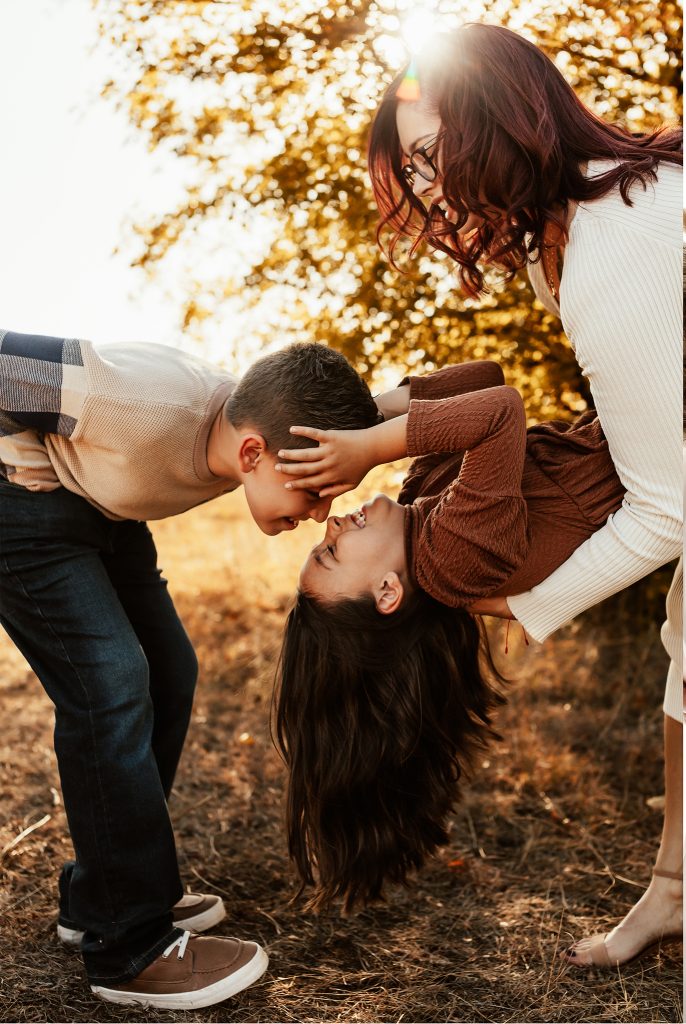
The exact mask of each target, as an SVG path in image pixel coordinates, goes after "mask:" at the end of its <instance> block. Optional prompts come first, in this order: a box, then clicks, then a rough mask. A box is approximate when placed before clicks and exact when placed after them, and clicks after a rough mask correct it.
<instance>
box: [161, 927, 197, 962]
mask: <svg viewBox="0 0 686 1024" xmlns="http://www.w3.org/2000/svg"><path fill="white" fill-rule="evenodd" d="M190 937H191V933H190V932H184V933H183V935H179V937H178V939H174V941H173V942H172V943H171V945H169V946H167V948H166V949H165V951H164V953H163V954H162V956H164V957H168V956H169V955H170V953H171V951H172V950H173V949H176V947H177V946H178V947H179V952H178V959H179V960H183V957H184V954H185V952H186V946H187V945H188V940H189V939H190Z"/></svg>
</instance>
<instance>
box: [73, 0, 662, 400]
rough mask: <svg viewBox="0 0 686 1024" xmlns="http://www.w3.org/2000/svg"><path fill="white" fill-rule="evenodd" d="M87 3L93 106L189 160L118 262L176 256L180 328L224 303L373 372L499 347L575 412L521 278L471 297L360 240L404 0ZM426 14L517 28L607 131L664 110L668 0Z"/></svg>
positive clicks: (516, 368)
mask: <svg viewBox="0 0 686 1024" xmlns="http://www.w3.org/2000/svg"><path fill="white" fill-rule="evenodd" d="M93 3H94V5H95V7H96V10H97V12H98V15H99V20H100V31H101V37H102V45H103V46H104V47H105V48H108V49H109V51H110V55H111V57H112V60H113V63H114V64H115V66H116V71H115V72H114V74H113V78H112V80H111V81H110V82H108V83H107V84H106V85H105V87H104V90H103V93H104V95H109V96H113V97H114V98H115V99H116V101H117V102H118V104H119V105H121V106H123V107H124V108H125V110H126V111H127V113H128V116H129V117H130V120H131V122H132V124H133V125H134V126H135V128H136V129H139V130H140V131H141V132H143V133H144V134H145V135H146V137H147V139H148V141H149V145H150V147H151V149H157V150H158V151H161V152H163V153H165V154H166V155H167V158H168V159H169V160H175V161H177V162H178V161H182V162H183V163H184V166H185V167H186V169H187V174H186V186H185V194H184V196H183V199H182V201H181V202H180V203H179V205H178V206H177V207H176V208H174V209H169V210H168V211H166V212H164V213H163V214H162V215H160V216H157V217H154V218H150V219H149V220H147V221H145V222H144V223H138V224H136V225H135V226H134V234H133V239H132V240H131V243H130V244H131V247H132V249H131V259H132V262H133V263H134V264H135V265H138V266H140V267H142V268H145V269H146V270H147V271H148V272H156V271H157V269H158V268H159V267H160V266H164V265H165V262H166V261H168V260H169V258H170V254H172V253H173V251H178V250H182V249H184V247H185V248H186V250H187V252H188V253H189V254H190V257H189V260H188V262H189V267H190V270H189V276H188V279H187V280H186V281H185V284H184V287H185V294H184V295H183V296H182V297H181V307H182V308H181V311H180V317H181V320H182V323H183V327H184V330H185V331H186V332H190V333H191V334H195V335H196V336H197V337H198V338H199V339H202V338H203V336H204V333H205V331H206V330H207V329H208V326H209V325H210V324H211V323H216V322H217V321H219V322H221V321H222V318H224V319H226V313H227V310H229V311H230V310H231V309H234V310H235V309H237V308H242V309H252V310H253V312H254V314H255V316H254V323H255V324H257V327H256V328H255V330H256V332H257V335H259V337H261V338H262V339H264V342H265V343H268V344H270V345H272V346H275V345H277V344H283V343H285V342H286V341H290V340H298V339H311V338H316V339H318V340H321V341H324V342H326V343H327V344H329V345H331V346H334V347H335V348H338V349H340V350H341V351H343V352H344V353H345V354H346V355H347V356H348V357H349V358H350V359H351V360H352V361H353V362H354V363H355V364H356V365H357V367H358V369H360V370H361V372H363V373H365V374H368V375H370V374H371V375H372V376H374V372H375V370H376V369H378V368H379V367H384V366H388V365H392V364H398V365H399V366H403V367H405V366H407V365H409V366H413V365H416V366H417V367H418V368H426V369H431V368H432V367H434V366H440V365H442V364H444V363H446V362H449V361H455V360H456V359H466V358H474V357H480V356H484V355H494V356H495V355H497V357H498V358H499V359H500V360H501V361H502V362H503V363H504V365H505V366H506V368H507V372H508V380H509V382H510V383H513V384H515V385H517V386H519V387H520V388H521V390H522V391H523V393H524V395H525V398H526V400H527V403H528V405H529V409H530V411H531V412H532V413H533V414H534V415H535V416H537V417H549V416H553V415H557V414H561V415H563V416H569V415H570V414H571V413H572V412H574V411H576V410H578V409H581V408H583V407H584V399H587V398H588V395H587V393H586V391H585V390H584V383H583V381H582V379H581V377H580V375H579V372H578V368H577V367H576V363H575V360H574V357H573V354H572V352H571V350H570V349H569V346H568V344H567V342H566V340H565V338H564V336H563V335H562V334H561V332H560V328H559V322H558V321H557V320H556V318H554V317H552V316H550V315H549V314H548V313H546V312H545V310H543V309H542V307H541V306H540V305H539V304H537V303H535V302H534V298H533V293H532V292H531V289H530V286H529V284H528V281H527V280H525V279H524V277H523V275H522V276H520V278H518V279H517V280H515V281H514V282H513V283H512V284H510V285H509V286H507V287H503V285H502V282H499V281H498V279H497V278H493V280H492V290H491V293H490V294H489V295H488V296H486V297H485V298H484V299H482V300H480V301H478V302H474V301H467V300H465V299H464V297H463V296H461V295H460V293H459V291H458V289H457V286H456V281H455V277H454V271H453V270H452V268H451V266H450V265H449V263H448V261H447V260H445V259H441V258H437V257H436V255H435V254H428V253H425V254H423V255H422V256H421V257H420V258H418V259H415V260H414V261H413V262H412V263H411V264H409V263H408V273H407V274H398V273H397V272H395V271H394V270H392V269H391V268H390V267H389V266H388V264H387V262H386V261H385V259H384V258H383V256H382V254H381V253H380V251H379V249H378V247H377V245H376V241H375V228H376V222H377V215H376V209H375V207H374V204H373V200H372V194H371V187H370V184H369V181H368V178H367V174H366V168H365V148H366V136H367V132H368V128H369V124H370V121H371V117H372V114H373V111H374V109H375V107H376V105H377V103H378V101H379V98H380V96H381V94H382V92H383V90H384V89H385V87H386V85H387V84H388V82H389V81H390V80H391V79H392V77H393V76H394V74H395V71H396V70H397V68H398V67H399V66H401V65H402V63H403V62H404V60H405V51H404V48H403V46H402V43H401V38H400V34H399V30H400V26H401V23H402V19H403V17H404V16H405V15H407V14H408V13H409V12H410V11H411V10H412V9H413V6H412V4H410V3H409V0H398V2H391V0H347V2H345V3H341V2H337V0H329V2H327V0H213V2H209V0H174V2H173V3H169V2H167V0H93ZM434 7H435V10H436V12H437V14H439V15H441V17H442V18H445V19H446V21H445V22H444V23H447V24H450V23H451V22H453V23H454V22H457V21H459V20H462V21H464V20H484V21H491V22H497V23H500V24H504V25H507V26H509V27H511V28H513V29H515V30H517V31H520V32H522V33H524V34H525V35H527V36H528V37H529V38H531V39H532V40H533V41H534V42H536V43H538V44H539V45H540V46H542V47H543V49H545V50H546V52H547V53H548V54H549V55H550V56H551V57H552V58H553V59H554V60H555V61H556V62H557V64H558V66H559V67H560V69H561V70H562V71H563V73H564V74H565V76H566V77H567V79H568V81H569V82H570V83H571V84H572V86H573V87H574V88H575V89H576V90H577V91H578V93H579V95H580V96H581V97H582V98H583V99H584V100H585V101H586V102H588V103H589V104H590V105H592V106H593V107H594V109H595V110H596V111H597V112H598V113H600V114H601V116H603V117H605V118H607V119H608V120H611V121H621V122H623V123H625V124H628V126H629V127H630V128H631V129H632V130H636V131H640V130H643V131H644V130H647V129H649V128H651V127H654V126H656V125H657V124H659V123H660V122H662V121H663V120H674V119H676V118H677V116H678V111H679V70H680V66H681V57H680V46H681V36H680V31H681V23H680V12H679V8H678V6H677V5H676V4H673V3H648V2H641V0H639V2H632V3H614V2H610V0H588V2H586V0H584V2H576V3H571V2H570V0H552V2H551V0H507V2H504V0H490V2H489V0H485V2H483V3H474V2H468V0H466V2H460V0H439V2H438V3H436V4H435V5H434ZM222 250H224V251H228V250H231V251H233V252H240V253H243V256H242V264H240V261H239V270H235V269H232V270H230V271H227V270H225V269H222V258H221V253H222ZM201 256H202V258H201ZM237 302H238V303H239V307H237V306H236V303H237ZM228 333H230V330H229V332H228ZM229 348H230V344H229V343H227V351H228V350H229Z"/></svg>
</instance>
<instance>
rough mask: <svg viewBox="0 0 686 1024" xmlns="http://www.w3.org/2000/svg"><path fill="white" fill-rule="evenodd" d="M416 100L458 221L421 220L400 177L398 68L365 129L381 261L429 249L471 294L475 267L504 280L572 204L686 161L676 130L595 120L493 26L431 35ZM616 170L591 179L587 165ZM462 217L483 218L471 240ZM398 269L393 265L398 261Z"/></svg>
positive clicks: (557, 76) (478, 282)
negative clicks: (638, 129) (434, 140)
mask: <svg viewBox="0 0 686 1024" xmlns="http://www.w3.org/2000/svg"><path fill="white" fill-rule="evenodd" d="M416 68H417V73H418V77H419V85H420V91H421V99H420V102H422V103H424V104H425V105H426V109H427V112H428V113H432V114H437V115H438V116H439V117H440V119H441V123H442V131H441V134H440V136H439V146H438V150H437V152H439V161H440V166H441V174H442V192H443V196H444V198H445V199H446V200H447V202H448V203H449V204H450V206H451V207H452V208H453V209H454V210H455V211H457V214H458V222H457V224H456V225H453V224H451V223H449V222H448V221H446V220H445V218H444V217H443V215H442V214H441V213H440V212H439V210H438V209H437V208H436V207H435V206H434V207H432V208H431V209H429V210H428V211H427V210H426V208H425V206H424V205H423V203H422V202H421V200H420V199H419V198H417V196H415V195H414V193H413V192H412V189H411V187H410V185H409V184H408V183H407V182H406V181H405V180H404V178H403V176H402V174H401V167H402V165H403V163H404V162H405V160H404V159H403V155H402V151H401V147H400V140H399V137H398V129H397V126H396V111H397V107H398V104H399V103H401V102H406V101H404V100H399V99H398V97H397V92H398V88H399V86H400V84H401V82H402V81H403V79H404V77H405V74H406V70H407V69H405V70H404V71H402V72H401V73H400V74H399V75H398V76H397V77H396V79H395V80H394V81H393V82H392V83H391V85H390V86H389V88H388V90H387V92H386V94H385V96H384V98H383V100H382V102H381V105H380V107H379V109H378V111H377V113H376V116H375V118H374V122H373V124H372V129H371V135H370V140H369V148H368V163H369V174H370V177H371V180H372V187H373V189H374V196H375V198H376V202H377V205H378V208H379V212H380V215H381V220H380V223H379V227H378V231H377V238H378V240H379V242H381V238H382V233H383V231H384V229H387V230H390V231H391V233H392V237H391V241H390V244H389V245H388V247H387V248H388V253H389V256H390V259H391V262H392V263H394V252H395V249H396V246H397V243H398V242H399V240H400V239H401V238H402V237H403V236H407V237H410V238H413V239H414V245H413V247H412V252H413V253H414V251H415V250H416V248H417V246H418V245H419V243H420V242H421V241H422V240H423V239H426V240H427V241H428V242H429V244H430V245H431V246H433V247H434V248H436V249H440V250H442V251H443V252H445V253H447V254H448V255H449V256H450V257H451V258H452V259H453V260H455V261H456V262H457V263H458V264H459V276H460V281H461V284H462V287H463V289H464V290H465V292H466V293H467V294H468V295H473V296H476V295H478V294H480V293H481V292H482V291H484V279H483V270H482V267H483V265H484V264H485V263H496V264H498V265H499V266H501V267H504V268H505V269H506V270H507V271H508V276H510V277H511V276H512V275H513V274H514V273H515V271H516V270H518V269H519V268H520V267H523V266H524V265H525V264H526V262H527V260H528V259H529V258H531V257H532V255H533V256H534V257H535V254H536V253H537V252H539V251H540V249H541V246H542V242H543V233H544V230H545V226H546V223H547V222H549V221H553V222H555V223H557V224H558V225H559V226H560V228H562V229H564V223H565V215H566V212H567V208H568V204H569V202H570V200H576V201H583V200H590V199H597V198H598V197H599V196H602V195H604V194H605V193H606V192H608V191H610V190H611V189H613V188H615V187H617V186H618V187H619V189H620V192H621V195H622V198H623V200H624V202H625V203H626V204H627V205H628V206H631V199H630V196H629V190H630V188H631V186H632V185H634V184H636V183H640V184H641V185H642V187H643V188H645V187H646V186H647V183H648V181H650V180H653V181H654V180H655V179H656V167H657V165H658V163H659V162H660V161H667V162H669V163H673V164H681V163H682V162H683V157H682V149H683V139H682V132H681V130H680V129H678V128H674V127H663V128H660V129H658V130H657V131H655V132H653V133H651V134H645V135H632V134H631V133H630V132H629V131H627V130H626V129H624V128H622V127H620V126H618V125H612V124H608V123H607V122H605V121H603V120H602V119H601V118H599V117H597V116H596V115H595V114H594V113H593V112H592V111H591V110H589V108H588V107H586V106H585V105H584V104H583V103H582V102H581V100H580V99H579V98H578V97H577V96H576V94H575V93H574V90H573V89H572V88H571V86H570V85H569V84H568V83H567V81H566V80H565V78H564V77H563V75H562V74H561V73H560V71H558V69H557V68H556V67H555V65H554V63H553V62H552V61H551V60H550V59H549V58H548V57H547V56H546V55H545V54H544V53H543V51H542V50H540V49H539V48H538V47H537V46H535V45H534V44H533V43H530V42H528V40H526V39H524V38H522V36H519V35H517V34H516V33H515V32H512V31H510V30H509V29H506V28H501V27H500V26H497V25H484V24H480V23H470V24H466V25H463V26H461V27H460V28H459V29H456V30H455V31H453V32H449V33H443V34H441V35H438V36H436V37H434V39H433V40H432V41H431V44H430V45H428V46H426V47H425V48H424V50H423V53H422V55H421V56H420V57H419V58H418V59H417V61H416ZM598 159H605V160H612V161H614V162H615V166H613V167H612V168H610V169H609V170H608V171H606V172H605V173H604V174H601V175H599V176H597V177H594V178H592V179H589V178H585V177H584V175H583V171H582V168H583V166H584V165H585V164H586V163H587V162H588V161H589V160H598ZM470 213H474V214H477V215H479V216H480V217H483V218H484V221H483V224H482V225H481V227H480V228H479V229H478V230H477V231H476V232H474V233H470V235H469V237H462V238H461V237H460V236H459V234H458V230H459V228H460V227H461V226H462V225H463V224H464V223H465V222H466V220H467V217H468V216H469V214H470ZM394 265H395V263H394Z"/></svg>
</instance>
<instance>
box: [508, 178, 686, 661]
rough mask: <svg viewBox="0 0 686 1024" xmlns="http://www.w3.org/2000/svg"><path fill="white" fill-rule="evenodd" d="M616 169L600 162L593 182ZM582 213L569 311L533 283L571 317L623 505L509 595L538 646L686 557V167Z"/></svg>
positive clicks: (567, 274) (571, 264)
mask: <svg viewBox="0 0 686 1024" xmlns="http://www.w3.org/2000/svg"><path fill="white" fill-rule="evenodd" d="M609 166H611V165H610V164H608V163H606V162H601V161H592V162H591V163H590V164H589V166H588V174H589V176H594V175H596V174H598V173H601V172H602V171H603V170H605V169H607V167H609ZM630 195H631V199H632V201H633V203H634V205H633V206H632V207H630V206H626V205H625V204H624V203H623V201H622V198H621V196H620V194H619V191H618V190H616V191H613V192H611V193H609V194H608V195H605V196H603V197H602V198H601V199H597V200H595V201H594V202H589V203H581V204H579V206H578V208H577V210H576V214H575V216H574V219H573V221H572V223H571V227H570V232H569V241H568V243H567V247H566V250H565V260H564V270H563V275H562V281H561V284H560V306H559V309H558V307H557V303H555V302H554V300H553V298H552V296H551V295H550V292H549V291H548V289H547V287H546V285H545V279H544V277H543V275H542V273H541V271H540V267H539V266H537V265H532V267H531V278H532V283H533V285H534V288H535V290H536V293H537V296H538V297H539V298H540V299H541V301H542V302H543V303H544V305H545V306H546V308H548V309H552V310H553V311H555V312H557V313H558V315H560V316H561V319H562V325H563V327H564V330H565V333H566V335H567V337H568V338H569V340H570V342H571V344H572V346H573V348H574V351H575V354H576V358H577V361H578V363H579V365H580V367H581V369H582V372H583V373H584V375H585V376H586V377H588V380H589V384H590V387H591V392H592V394H593V399H594V401H595V405H596V409H597V411H598V416H599V418H600V422H601V423H602V426H603V430H604V432H605V436H606V437H607V440H608V444H609V447H610V452H611V454H612V458H613V460H614V463H615V466H616V469H617V473H618V474H619V477H620V479H621V480H622V482H623V484H624V486H625V487H626V497H625V500H624V503H623V505H622V508H621V509H620V510H619V511H618V512H616V513H615V514H614V515H612V516H610V518H609V520H608V522H607V523H606V525H605V526H604V527H603V528H602V529H601V530H599V531H598V532H597V533H596V534H594V535H593V537H591V538H590V539H589V540H588V541H586V543H585V544H583V545H582V546H581V547H580V548H578V549H577V550H576V551H575V552H574V554H573V555H572V557H571V558H569V559H568V560H567V561H566V562H565V563H564V564H563V565H562V566H560V568H559V569H558V570H557V571H556V572H554V573H553V574H552V575H551V576H549V577H548V579H547V580H544V581H543V583H541V584H539V586H537V587H535V588H534V589H533V590H530V591H528V592H527V593H525V594H518V595H517V596H515V597H510V598H508V604H509V606H510V609H511V610H512V613H513V614H514V615H515V616H516V618H517V619H518V620H519V621H520V622H521V623H522V625H523V626H524V627H525V629H526V630H527V632H528V633H530V634H531V636H532V637H534V639H536V640H539V641H542V640H545V639H546V637H548V636H549V635H550V634H551V633H552V632H554V631H555V630H556V629H558V628H559V627H560V626H562V625H564V624H565V623H566V622H569V621H570V619H573V618H574V617H575V616H576V615H578V614H579V613H580V612H582V611H584V610H585V609H586V608H590V607H591V606H592V605H594V604H597V603H598V602H599V601H602V600H604V598H606V597H609V596H610V595H611V594H615V593H617V592H618V591H619V590H623V589H624V588H625V587H627V586H629V585H630V584H631V583H634V582H635V581H636V580H639V579H641V578H642V577H643V576H646V575H647V574H648V573H650V572H652V571H653V570H654V569H657V568H659V567H660V566H661V565H664V564H665V563H666V562H669V561H671V560H672V559H674V558H677V557H678V555H679V554H680V553H681V545H682V521H683V504H682V493H681V457H682V456H681V450H682V437H683V432H682V235H681V231H682V229H681V211H682V202H683V198H682V170H681V168H680V167H676V166H674V165H671V164H664V165H662V166H661V167H660V170H659V178H658V182H657V184H656V185H654V186H653V185H649V186H648V188H647V190H646V191H645V192H644V191H643V190H642V189H641V188H640V187H638V188H636V187H634V188H633V189H632V190H631V193H630Z"/></svg>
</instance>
